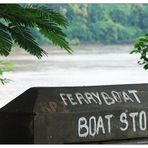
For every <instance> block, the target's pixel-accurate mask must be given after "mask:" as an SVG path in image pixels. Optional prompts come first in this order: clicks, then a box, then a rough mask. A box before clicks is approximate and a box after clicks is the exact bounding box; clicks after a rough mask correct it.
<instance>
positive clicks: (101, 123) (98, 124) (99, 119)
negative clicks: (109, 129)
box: [97, 116, 105, 134]
mask: <svg viewBox="0 0 148 148" xmlns="http://www.w3.org/2000/svg"><path fill="white" fill-rule="evenodd" d="M100 128H101V129H102V133H103V134H105V129H104V124H103V119H102V117H101V116H99V118H98V123H97V134H99V131H100Z"/></svg>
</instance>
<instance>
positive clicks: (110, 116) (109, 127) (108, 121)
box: [105, 114, 113, 133]
mask: <svg viewBox="0 0 148 148" xmlns="http://www.w3.org/2000/svg"><path fill="white" fill-rule="evenodd" d="M112 117H113V115H112V114H110V115H106V116H105V119H107V125H108V128H107V129H108V133H110V132H111V118H112Z"/></svg>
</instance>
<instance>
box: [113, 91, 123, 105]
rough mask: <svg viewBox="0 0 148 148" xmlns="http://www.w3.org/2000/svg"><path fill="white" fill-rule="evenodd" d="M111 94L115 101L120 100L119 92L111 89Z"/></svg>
mask: <svg viewBox="0 0 148 148" xmlns="http://www.w3.org/2000/svg"><path fill="white" fill-rule="evenodd" d="M111 94H112V96H113V97H114V99H115V100H116V101H117V102H122V100H121V97H120V94H119V93H118V92H116V91H111Z"/></svg>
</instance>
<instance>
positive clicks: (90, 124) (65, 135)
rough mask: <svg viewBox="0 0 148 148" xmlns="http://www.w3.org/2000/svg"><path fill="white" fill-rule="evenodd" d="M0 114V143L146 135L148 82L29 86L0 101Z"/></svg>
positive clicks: (84, 139)
mask: <svg viewBox="0 0 148 148" xmlns="http://www.w3.org/2000/svg"><path fill="white" fill-rule="evenodd" d="M0 117H1V120H2V122H1V123H0V142H1V143H5V142H7V143H89V142H91V143H93V142H102V141H108V140H113V141H115V140H126V139H133V138H145V137H148V129H147V127H148V85H147V84H131V85H108V86H89V87H49V88H48V87H43V88H31V89H29V90H27V91H26V92H25V93H23V94H22V95H20V96H19V97H17V98H16V99H14V100H13V101H12V102H10V103H9V104H7V105H6V106H4V107H3V108H2V109H1V110H0ZM10 123H11V125H10ZM8 129H9V131H8ZM2 135H3V136H2ZM8 139H9V140H8Z"/></svg>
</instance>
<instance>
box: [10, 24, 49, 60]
mask: <svg viewBox="0 0 148 148" xmlns="http://www.w3.org/2000/svg"><path fill="white" fill-rule="evenodd" d="M10 32H11V35H12V37H13V39H14V41H15V42H16V43H18V45H19V46H20V47H21V48H24V49H25V50H26V51H27V52H29V53H30V54H32V55H35V56H36V57H38V58H41V57H42V56H43V55H47V53H46V52H45V51H44V50H43V49H42V48H40V47H39V45H38V44H37V43H36V42H35V38H34V37H33V36H32V34H31V32H30V30H29V29H27V28H25V27H22V26H13V27H12V28H11V30H10Z"/></svg>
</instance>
